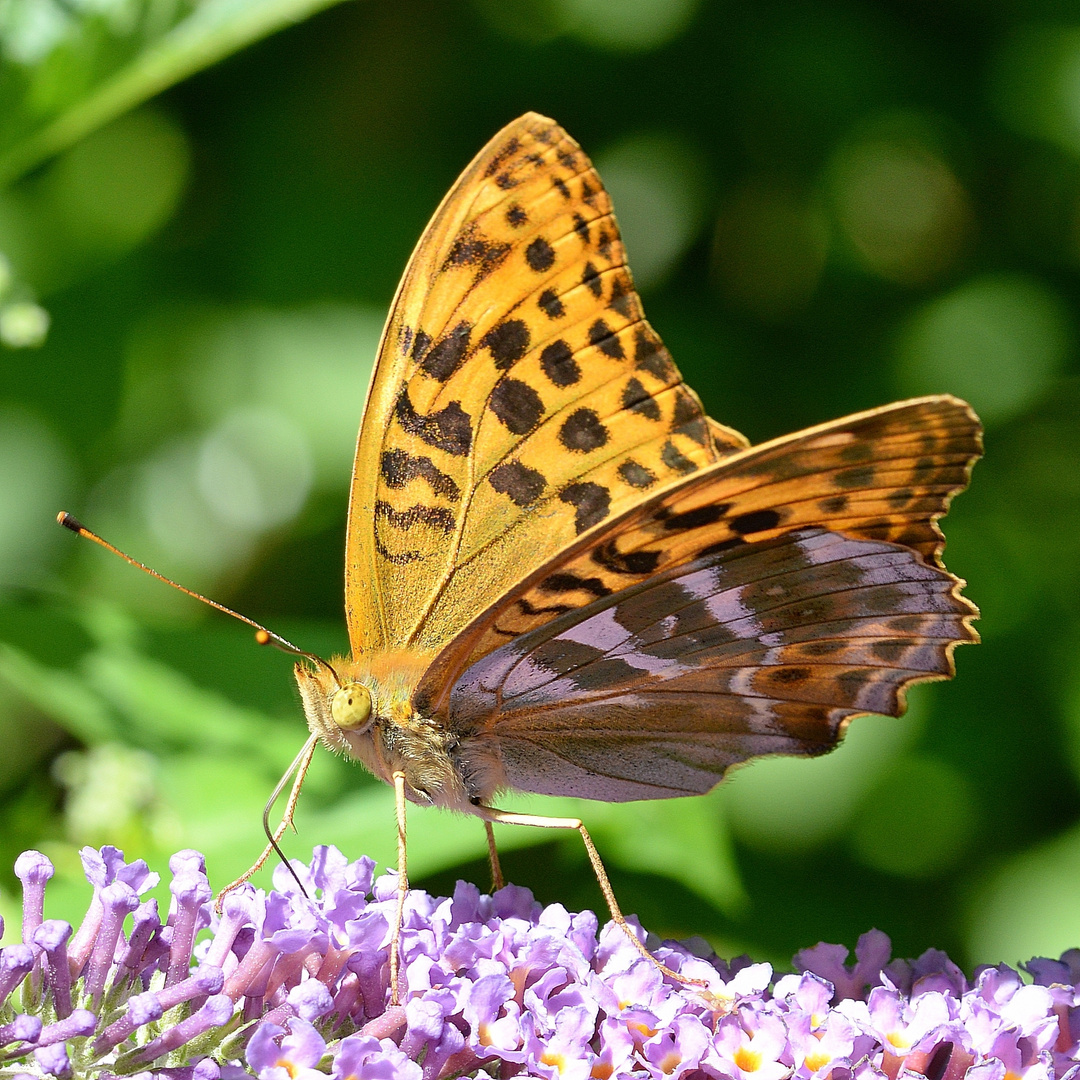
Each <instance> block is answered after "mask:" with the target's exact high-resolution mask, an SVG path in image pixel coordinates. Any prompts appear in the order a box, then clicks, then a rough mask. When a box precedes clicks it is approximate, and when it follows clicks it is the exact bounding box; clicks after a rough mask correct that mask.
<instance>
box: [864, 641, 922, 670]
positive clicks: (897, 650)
mask: <svg viewBox="0 0 1080 1080" xmlns="http://www.w3.org/2000/svg"><path fill="white" fill-rule="evenodd" d="M912 644H913V642H912V641H911V640H909V639H907V638H885V639H882V640H881V641H875V642H874V643H873V644H872V645H871V646H870V651H871V652H872V653H873V654H874V656H876V657H877V658H878V659H879V660H884V661H885V662H886V663H888V664H895V663H896V662H897V661H899V660H902V659H903V657H904V654H905V653H906V652H907V650H908V649H909V648H910V647H911V645H912Z"/></svg>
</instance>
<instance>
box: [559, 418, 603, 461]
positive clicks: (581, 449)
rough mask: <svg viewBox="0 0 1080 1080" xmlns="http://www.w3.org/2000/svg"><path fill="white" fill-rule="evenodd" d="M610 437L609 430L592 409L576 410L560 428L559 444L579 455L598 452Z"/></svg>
mask: <svg viewBox="0 0 1080 1080" xmlns="http://www.w3.org/2000/svg"><path fill="white" fill-rule="evenodd" d="M608 437H609V436H608V430H607V428H606V427H604V425H603V424H602V423H601V421H600V417H599V416H597V414H596V413H595V412H594V411H593V410H592V409H575V410H574V412H572V413H571V414H570V415H569V416H568V417H567V418H566V419H565V420H564V421H563V424H562V427H561V428H559V442H561V443H562V444H563V446H565V447H566V449H567V450H573V451H574V452H575V453H578V454H586V453H588V452H589V451H590V450H598V449H599V448H600V447H601V446H603V445H604V444H605V443H606V442H607V441H608Z"/></svg>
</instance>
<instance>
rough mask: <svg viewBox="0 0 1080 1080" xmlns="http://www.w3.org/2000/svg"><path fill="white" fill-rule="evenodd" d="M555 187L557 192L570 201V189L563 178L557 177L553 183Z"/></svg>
mask: <svg viewBox="0 0 1080 1080" xmlns="http://www.w3.org/2000/svg"><path fill="white" fill-rule="evenodd" d="M551 182H552V184H554V185H555V190H556V191H557V192H558V193H559V194H560V195H561V196H562V197H563V198H564V199H566V200H567V201H569V200H570V189H569V188H568V187H567V186H566V181H565V180H563V178H562V177H561V176H556V177H555V178H554V180H552V181H551Z"/></svg>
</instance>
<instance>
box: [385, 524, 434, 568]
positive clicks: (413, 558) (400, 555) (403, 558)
mask: <svg viewBox="0 0 1080 1080" xmlns="http://www.w3.org/2000/svg"><path fill="white" fill-rule="evenodd" d="M375 550H376V551H377V552H378V553H379V554H380V555H381V556H382V558H384V559H385V560H386V561H387V562H388V563H393V565H394V566H408V565H409V563H414V562H419V561H420V560H421V559H422V558H423V557H424V556H423V553H422V552H419V551H391V550H390V549H389V548H388V547H387V546H386V545H385V544H384V543H383V542H382V539H381V537H380V536H379V533H378V530H376V532H375Z"/></svg>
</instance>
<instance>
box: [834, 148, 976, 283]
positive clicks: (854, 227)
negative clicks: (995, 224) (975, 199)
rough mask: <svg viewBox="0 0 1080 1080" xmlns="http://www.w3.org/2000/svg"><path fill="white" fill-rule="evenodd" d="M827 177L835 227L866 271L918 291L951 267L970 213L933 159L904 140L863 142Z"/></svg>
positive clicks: (845, 152) (846, 151)
mask: <svg viewBox="0 0 1080 1080" xmlns="http://www.w3.org/2000/svg"><path fill="white" fill-rule="evenodd" d="M829 174H830V175H829V179H830V185H829V186H830V192H831V195H832V205H833V209H834V213H835V215H836V220H837V224H838V225H839V227H840V231H841V232H842V234H843V236H844V237H845V239H846V240H847V242H848V244H849V245H850V248H851V251H852V252H853V254H854V256H855V258H856V259H857V260H858V262H859V263H860V264H861V265H862V266H863V267H864V268H865V269H867V270H869V271H870V272H871V273H873V274H876V275H877V276H879V277H882V278H885V279H886V280H888V281H896V282H898V283H901V284H905V285H921V284H925V283H926V282H929V281H932V280H935V279H936V278H938V277H940V276H941V274H942V273H944V272H945V271H946V270H948V269H949V267H950V266H952V265H953V263H954V262H955V260H956V257H957V255H958V254H959V253H960V251H961V250H962V248H963V246H964V241H965V240H966V238H967V236H968V235H969V233H970V230H971V211H970V207H969V205H968V199H967V194H966V192H965V191H964V189H963V187H962V186H961V185H960V182H959V181H958V180H957V178H956V177H955V175H954V174H953V172H952V170H951V169H950V168H949V166H948V165H947V164H946V163H945V162H944V161H943V160H942V159H941V158H940V157H939V156H938V155H937V154H935V153H933V152H931V151H930V150H929V149H928V148H927V147H925V146H922V145H920V144H919V143H917V142H914V141H910V140H903V141H901V140H887V139H867V140H865V141H861V142H857V143H855V144H853V145H849V146H846V147H844V148H842V149H841V150H840V151H838V152H837V154H836V155H835V157H834V159H833V162H832V165H831V168H830V170H829Z"/></svg>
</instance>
